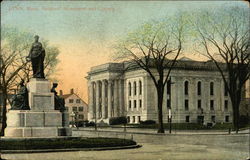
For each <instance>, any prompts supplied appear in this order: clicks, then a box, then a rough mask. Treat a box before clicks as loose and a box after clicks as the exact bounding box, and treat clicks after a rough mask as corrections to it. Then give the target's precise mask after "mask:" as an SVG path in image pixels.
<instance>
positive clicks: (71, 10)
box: [1, 1, 248, 100]
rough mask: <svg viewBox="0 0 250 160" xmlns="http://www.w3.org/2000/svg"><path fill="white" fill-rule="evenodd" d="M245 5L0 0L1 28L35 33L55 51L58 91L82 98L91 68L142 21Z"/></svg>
mask: <svg viewBox="0 0 250 160" xmlns="http://www.w3.org/2000/svg"><path fill="white" fill-rule="evenodd" d="M226 5H245V6H246V7H248V6H247V3H246V2H242V1H238V2H236V1H227V2H226V1H218V2H216V1H177V2H171V1H167V2H166V1H104V2H101V1H4V2H1V26H3V25H5V26H9V27H15V28H18V29H20V30H23V31H27V32H30V33H32V34H34V35H36V34H38V35H39V36H40V37H41V38H43V39H46V40H49V42H50V43H51V44H53V45H56V46H58V48H59V50H60V55H59V60H60V64H59V65H58V76H57V79H58V80H59V87H58V88H59V89H63V90H64V91H65V92H68V91H69V90H70V88H75V90H76V91H77V92H78V94H79V95H80V96H81V97H83V98H84V99H85V100H87V82H86V79H85V78H84V77H85V76H86V75H87V72H88V71H89V70H90V67H91V66H95V65H99V64H102V63H106V62H108V61H110V57H109V55H110V53H111V49H110V48H111V46H112V44H113V43H114V42H115V41H116V40H118V39H119V38H122V37H124V36H125V35H126V34H127V33H128V32H129V31H132V30H133V29H135V28H137V27H139V26H140V25H141V24H142V23H144V22H147V21H150V20H154V19H162V18H164V17H167V16H171V15H173V14H175V13H176V12H177V11H181V10H184V11H194V10H198V9H199V10H202V9H206V8H209V9H210V8H211V9H217V8H220V7H221V6H226Z"/></svg>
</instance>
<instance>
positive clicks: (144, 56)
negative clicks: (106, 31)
mask: <svg viewBox="0 0 250 160" xmlns="http://www.w3.org/2000/svg"><path fill="white" fill-rule="evenodd" d="M184 24H185V23H184V20H183V16H181V15H178V16H177V17H175V18H172V19H170V18H169V19H167V20H163V21H153V22H150V23H145V24H144V25H142V26H141V27H139V28H138V29H137V30H135V31H134V32H131V33H129V34H128V36H127V38H126V39H125V40H122V41H121V42H120V43H119V44H118V45H117V46H116V49H117V53H116V54H117V56H118V58H120V59H122V60H128V62H131V64H136V65H138V66H139V67H140V68H142V69H143V70H145V71H146V72H147V73H148V75H149V76H150V77H151V79H152V80H153V83H154V85H155V88H156V90H157V110H158V122H159V128H158V133H164V127H163V113H162V104H163V95H164V86H165V85H166V83H167V81H168V79H169V75H170V72H171V70H172V68H173V67H174V65H175V62H176V60H177V58H178V56H179V55H180V53H181V50H182V46H183V30H184Z"/></svg>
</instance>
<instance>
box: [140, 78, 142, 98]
mask: <svg viewBox="0 0 250 160" xmlns="http://www.w3.org/2000/svg"><path fill="white" fill-rule="evenodd" d="M141 94H142V82H141V81H139V95H141Z"/></svg>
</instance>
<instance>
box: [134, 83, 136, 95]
mask: <svg viewBox="0 0 250 160" xmlns="http://www.w3.org/2000/svg"><path fill="white" fill-rule="evenodd" d="M134 95H136V82H134Z"/></svg>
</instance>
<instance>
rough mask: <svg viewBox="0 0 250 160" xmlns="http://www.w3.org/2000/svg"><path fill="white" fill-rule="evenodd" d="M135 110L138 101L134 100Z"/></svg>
mask: <svg viewBox="0 0 250 160" xmlns="http://www.w3.org/2000/svg"><path fill="white" fill-rule="evenodd" d="M134 108H136V100H134Z"/></svg>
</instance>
